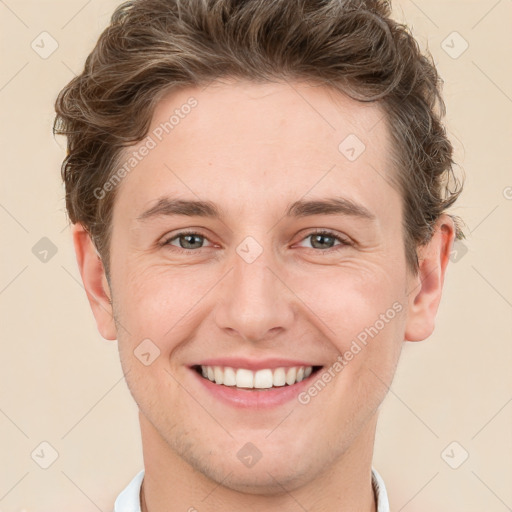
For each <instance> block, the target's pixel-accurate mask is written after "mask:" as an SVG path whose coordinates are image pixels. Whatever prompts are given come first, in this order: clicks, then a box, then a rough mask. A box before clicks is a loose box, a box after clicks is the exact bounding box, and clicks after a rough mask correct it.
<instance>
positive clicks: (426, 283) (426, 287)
mask: <svg viewBox="0 0 512 512" xmlns="http://www.w3.org/2000/svg"><path fill="white" fill-rule="evenodd" d="M454 238H455V224H454V222H453V220H452V218H451V217H450V216H449V215H447V214H443V215H441V217H440V218H439V219H438V221H437V222H436V226H435V231H434V234H433V235H432V238H431V240H430V242H429V243H428V244H426V245H425V246H423V247H421V248H420V249H419V271H418V275H417V276H415V277H414V279H411V281H410V289H409V291H408V293H409V311H408V318H407V325H406V330H405V340H406V341H422V340H424V339H426V338H428V337H429V336H430V335H431V334H432V332H433V331H434V327H435V317H436V314H437V309H438V307H439V303H440V301H441V295H442V290H443V283H444V277H445V273H446V267H447V265H448V261H449V257H450V251H451V247H452V244H453V241H454Z"/></svg>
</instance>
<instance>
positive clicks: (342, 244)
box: [160, 229, 354, 254]
mask: <svg viewBox="0 0 512 512" xmlns="http://www.w3.org/2000/svg"><path fill="white" fill-rule="evenodd" d="M187 235H197V236H199V237H201V238H204V239H206V240H208V238H207V237H206V236H204V235H202V234H201V233H198V232H197V231H180V232H179V233H177V234H176V235H173V236H172V237H170V238H167V239H165V240H164V241H163V242H162V243H161V244H160V245H161V246H162V247H165V246H167V247H172V250H173V251H177V252H179V253H182V254H190V253H192V252H200V251H201V249H207V248H208V247H199V248H198V249H183V247H177V246H175V245H171V243H170V242H172V241H174V240H176V239H179V238H180V237H183V236H187ZM314 235H323V236H328V237H332V238H334V239H335V240H336V241H338V242H340V244H339V245H337V246H334V247H330V248H328V249H324V250H322V249H315V248H314V247H306V249H311V250H313V251H320V252H332V251H337V250H340V249H342V248H343V247H346V246H353V245H354V244H353V242H352V241H350V240H348V239H346V238H342V237H341V236H339V235H337V234H336V233H334V232H333V231H328V230H325V229H323V230H315V231H311V232H310V233H308V234H307V235H306V236H305V237H304V238H302V240H301V242H302V241H304V240H306V239H307V238H309V237H311V236H314Z"/></svg>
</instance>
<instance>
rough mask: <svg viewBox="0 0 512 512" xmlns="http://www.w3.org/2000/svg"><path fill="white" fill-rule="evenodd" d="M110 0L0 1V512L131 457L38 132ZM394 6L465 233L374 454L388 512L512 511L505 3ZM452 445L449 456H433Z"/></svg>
mask: <svg viewBox="0 0 512 512" xmlns="http://www.w3.org/2000/svg"><path fill="white" fill-rule="evenodd" d="M117 3H118V2H117V1H112V0H109V1H106V0H89V1H83V0H68V1H63V0H61V1H57V0H45V1H36V0H31V1H23V0H5V1H4V0H0V20H1V21H0V37H1V42H2V46H1V69H0V73H1V76H0V104H1V109H2V116H3V119H4V122H2V126H1V136H0V141H1V144H2V148H1V155H2V166H1V167H2V184H3V186H2V189H1V193H0V222H1V226H2V250H1V253H2V266H1V275H0V304H1V311H2V324H1V325H2V346H1V357H0V373H1V376H2V386H1V388H0V432H1V437H0V461H1V464H0V465H1V468H0V510H1V511H3V512H10V511H21V510H26V511H30V512H43V511H45V512H46V511H50V510H51V511H57V512H60V511H62V512H64V511H70V510H73V511H74V512H89V511H91V512H94V511H96V510H101V511H105V512H109V511H111V509H112V505H113V501H114V498H115V497H116V496H117V494H118V493H119V492H120V490H121V489H122V488H123V487H124V486H125V485H126V484H127V483H128V481H129V480H130V479H131V478H132V477H133V476H134V475H135V473H136V472H137V471H139V469H141V467H142V457H141V447H140V438H139V430H138V420H137V411H136V407H135V404H134V402H133V400H132V398H131V396H130V394H129V392H128V390H127V388H126V385H125V383H124V381H123V379H122V372H121V368H120V364H119V361H118V355H117V346H116V342H107V341H104V340H103V339H102V338H101V337H100V336H99V334H98V333H97V331H96V328H95V324H94V321H93V317H92V314H91V312H90V310H89V306H88V303H87V301H86V296H85V293H84V291H83V289H82V285H81V282H80V278H79V274H78V271H77V266H76V263H75V259H74V253H73V251H72V245H71V239H70V234H69V228H68V227H67V220H66V217H65V212H64V201H63V188H62V186H61V183H60V175H59V167H60V163H61V160H62V158H63V156H64V149H63V148H64V141H63V140H62V139H59V140H58V141H55V140H54V139H53V137H52V133H51V125H52V121H53V115H54V114H53V102H54V99H55V97H56V94H57V92H58V91H59V90H60V88H61V87H62V86H64V84H65V83H67V82H68V81H69V80H70V79H71V78H72V76H73V74H74V73H78V72H79V71H80V70H81V68H82V66H83V62H84V60H85V57H86V56H87V54H88V53H89V51H90V50H91V49H92V46H93V44H94V43H95V41H96V39H97V37H98V35H99V33H100V32H101V30H102V29H103V28H104V26H105V25H106V24H107V22H108V19H109V16H110V14H111V12H112V10H113V8H114V6H115V5H117ZM394 7H395V16H396V18H398V19H401V20H404V21H407V23H408V24H409V26H411V28H412V31H413V33H414V34H415V35H416V37H417V38H418V40H419V42H420V44H421V46H423V47H425V46H426V45H428V47H429V49H430V51H431V52H432V54H433V56H434V59H435V61H436V63H437V64H438V67H439V70H440V73H441V75H442V76H443V78H444V80H445V99H446V103H447V108H448V114H447V126H448V129H449V132H450V135H451V137H452V140H453V142H454V144H455V147H456V160H457V162H458V163H459V166H460V172H462V171H464V172H465V175H466V188H465V192H464V194H463V196H462V197H461V200H460V203H459V206H458V207H457V208H456V209H454V210H453V211H454V213H456V214H459V215H461V216H463V218H464V219H465V221H466V224H467V227H466V233H467V234H468V239H467V240H466V241H465V242H464V246H463V247H459V248H458V253H457V257H456V258H455V257H454V260H455V261H454V263H453V264H451V265H450V268H449V270H448V275H447V282H446V288H445V293H444V296H443V301H442V304H441V308H440V312H439V316H438V322H437V328H436V331H435V333H434V335H433V336H432V337H431V338H430V339H429V340H428V341H425V342H422V343H415V344H412V343H409V344H407V345H406V346H405V349H404V352H403V358H402V360H401V363H400V366H399V369H398V373H397V375H396V379H395V381H394V383H393V386H392V388H391V390H390V392H389V395H388V397H387V398H386V401H385V402H384V405H383V408H382V413H381V419H380V425H379V429H378V433H377V439H376V452H375V460H374V465H375V467H376V468H377V469H378V470H379V471H380V473H381V474H382V476H383V477H384V480H385V482H386V484H387V486H388V491H389V495H390V501H391V508H392V511H393V512H398V511H402V510H403V511H404V512H413V511H417V512H423V511H425V512H426V511H429V512H430V511H434V510H435V511H451V512H453V511H464V512H477V511H478V512H482V511H486V512H502V511H506V510H512V486H511V481H512V428H511V426H512V391H511V390H512V386H511V384H512V373H511V371H510V367H511V362H512V357H511V356H512V347H511V340H512V321H511V320H512V274H511V272H510V251H511V248H512V246H511V229H510V226H511V220H512V174H511V169H512V166H511V157H510V146H511V143H512V122H511V119H512V81H511V78H512V72H511V58H510V53H511V50H512V29H511V26H510V22H511V20H512V1H511V0H501V1H497V0H474V1H441V0H438V1H434V0H421V1H420V0H416V1H415V2H413V1H411V0H401V1H396V2H395V3H394ZM43 31H46V32H48V33H49V34H51V37H53V38H54V39H55V40H56V41H57V43H58V48H57V50H56V51H55V52H54V53H53V54H51V55H50V56H48V57H47V58H46V59H43V58H41V57H40V55H39V54H38V53H36V51H34V50H33V49H32V47H31V43H32V41H35V43H34V46H35V45H36V44H37V45H39V47H37V46H35V47H36V48H37V50H38V51H39V52H42V51H43V48H42V46H43V43H41V39H42V38H46V39H44V49H46V51H48V50H49V49H51V41H50V39H49V38H48V36H39V35H40V34H41V32H43ZM454 31H456V32H458V33H459V34H460V36H461V37H462V38H463V39H461V38H460V37H459V36H457V35H453V34H452V33H453V32H454ZM443 41H445V42H444V43H443ZM464 41H467V43H468V44H469V47H468V49H467V50H466V51H465V52H464V53H462V54H461V55H460V56H459V55H458V54H459V53H460V51H461V50H462V49H463V48H464V46H463V45H464ZM445 50H446V51H445ZM449 53H451V56H450V55H449ZM454 57H457V58H454ZM43 237H47V238H48V239H50V240H51V242H52V243H53V244H54V245H55V248H56V249H57V252H56V254H55V255H53V256H52V254H51V252H50V253H48V256H47V261H46V262H44V261H40V259H39V258H41V257H43V256H44V253H43V254H38V251H37V250H34V252H35V253H36V254H34V253H33V247H34V246H36V244H37V243H38V242H39V240H40V239H41V238H43ZM40 243H43V244H44V242H40ZM46 243H47V242H46ZM38 247H39V246H36V249H37V248H38ZM39 250H41V248H40V247H39ZM44 441H45V442H48V443H50V445H51V446H52V447H53V448H54V449H55V450H56V451H57V452H58V455H59V456H58V458H57V459H56V461H55V462H54V463H53V464H52V465H51V466H50V467H49V468H48V469H42V468H41V467H40V466H39V464H41V463H44V462H45V461H46V462H48V461H50V459H49V457H50V454H51V452H50V449H49V448H48V447H46V448H45V447H44V445H43V447H42V448H41V447H40V443H41V442H44ZM453 441H456V442H457V443H459V444H458V445H455V446H454V445H452V446H451V447H449V445H450V444H451V443H452V442H453ZM447 447H449V448H448V449H446V448H447ZM41 449H42V450H43V451H42V452H41ZM34 451H35V452H34ZM465 451H467V452H468V454H469V458H468V459H467V460H466V461H465V462H464V463H463V464H462V465H460V467H458V469H452V468H451V467H450V466H449V465H448V463H447V461H448V462H449V463H450V464H452V465H455V464H456V463H458V462H460V460H462V458H463V456H464V453H465ZM33 452H34V455H33V457H34V458H32V457H31V454H32V453H33ZM37 454H39V456H38V455H37ZM42 454H44V455H42ZM443 454H444V455H443Z"/></svg>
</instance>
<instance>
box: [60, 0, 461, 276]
mask: <svg viewBox="0 0 512 512" xmlns="http://www.w3.org/2000/svg"><path fill="white" fill-rule="evenodd" d="M390 14H391V6H390V3H389V2H386V1H383V0H132V1H128V2H125V3H123V4H121V5H120V6H119V7H118V8H117V9H116V10H115V12H114V14H113V15H112V19H111V23H110V25H109V26H108V27H107V28H106V29H105V30H104V31H103V33H102V34H101V36H100V37H99V40H98V42H97V44H96V46H95V48H94V49H93V51H92V52H91V53H90V55H89V56H88V57H87V60H86V63H85V68H84V70H83V72H82V73H81V74H80V75H79V76H77V77H75V78H74V79H72V80H71V82H69V84H68V85H66V86H65V87H64V89H63V90H62V91H61V92H60V93H59V95H58V98H57V100H56V102H55V109H56V112H57V115H56V118H55V122H54V127H53V128H54V133H55V134H62V135H65V136H67V148H68V152H67V156H66V158H65V160H64V162H63V164H62V169H61V171H62V177H63V180H64V182H65V188H66V208H67V211H68V215H69V218H70V220H71V222H73V223H76V222H79V223H81V224H82V225H83V226H84V228H85V229H86V230H87V231H88V232H89V234H90V235H91V238H92V240H93V241H94V243H95V245H96V247H97V249H98V251H99V253H100V254H101V256H102V259H103V263H104V265H105V270H106V272H107V276H108V275H109V240H110V231H111V219H112V208H113V203H114V198H115V188H114V189H113V190H110V191H109V192H108V193H106V194H105V196H104V197H102V198H98V197H97V194H96V193H95V192H94V191H95V190H98V188H101V187H102V186H103V185H104V184H105V183H106V182H108V181H109V179H110V178H111V177H112V176H113V173H114V172H115V170H116V165H117V158H118V157H119V155H120V154H121V152H122V150H123V148H124V147H126V146H128V145H130V144H134V143H136V142H138V141H141V140H142V139H143V138H144V136H145V135H146V133H147V132H148V130H149V126H150V122H151V118H152V115H153V111H154V108H155V106H156V104H157V102H158V101H159V99H160V98H161V97H162V96H163V95H164V94H165V93H167V92H169V91H170V90H172V89H173V88H177V87H183V86H187V85H189V86H197V85H202V84H205V85H206V84H208V83H209V82H211V81H212V80H214V79H216V78H222V77H234V78H240V79H249V80H252V81H255V82H261V81H276V80H288V79H296V80H297V79H300V80H308V81H312V82H315V83H317V84H324V85H326V86H329V87H331V88H334V89H335V90H338V91H340V92H342V93H344V94H346V95H348V96H350V97H351V98H353V99H356V100H358V101H365V102H370V101H372V102H377V103H379V104H380V106H381V107H382V109H383V111H384V112H385V118H386V119H385V121H386V122H387V124H388V127H389V131H390V134H391V138H392V143H393V156H394V161H395V162H396V164H397V167H398V169H397V173H396V177H395V179H396V180H397V183H398V186H399V189H400V192H401V194H402V197H403V216H404V240H405V251H406V258H407V263H408V266H409V268H410V269H411V270H413V271H414V272H417V270H418V258H417V252H416V251H417V247H418V246H419V245H422V244H425V243H427V242H428V241H429V240H430V237H431V235H432V233H433V226H434V224H435V222H436V220H437V219H438V218H439V216H440V215H441V213H443V212H444V211H445V210H446V209H447V208H448V207H450V206H451V205H452V204H453V203H454V201H455V200H456V199H457V197H458V196H459V194H460V192H461V191H462V182H461V181H459V180H458V179H457V178H456V177H455V176H454V173H453V167H452V164H453V163H454V162H453V161H452V152H453V148H452V145H451V143H450V141H449V140H448V138H447V136H446V132H445V129H444V127H443V125H442V123H441V119H442V117H443V116H444V115H445V105H444V102H443V99H442V97H441V92H440V87H441V83H442V82H441V79H440V78H439V76H438V73H437V71H436V68H435V66H434V64H433V60H432V58H431V56H430V55H428V56H427V55H424V54H422V52H421V50H420V48H419V46H418V43H417V42H416V40H415V39H414V38H413V36H412V35H411V33H410V32H409V30H408V29H407V27H406V26H405V25H402V24H400V23H398V22H395V21H393V20H392V19H391V18H390ZM454 220H455V224H456V237H457V238H463V233H462V230H461V228H460V225H459V222H458V218H456V217H454Z"/></svg>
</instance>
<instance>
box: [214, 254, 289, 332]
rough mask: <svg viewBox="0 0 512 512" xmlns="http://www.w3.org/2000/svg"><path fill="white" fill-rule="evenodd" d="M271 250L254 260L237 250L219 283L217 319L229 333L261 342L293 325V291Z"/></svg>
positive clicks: (218, 323)
mask: <svg viewBox="0 0 512 512" xmlns="http://www.w3.org/2000/svg"><path fill="white" fill-rule="evenodd" d="M270 253H271V251H267V250H265V251H263V253H262V254H261V255H260V256H259V257H258V258H257V259H256V260H255V261H253V262H252V263H248V262H247V261H245V260H244V259H243V258H242V257H240V256H239V255H238V254H234V257H233V268H232V270H231V272H229V273H228V275H227V276H226V278H225V279H223V281H222V283H221V284H222V286H220V287H218V290H217V291H218V296H217V297H216V299H217V305H216V312H215V321H216V324H217V326H218V327H219V328H220V329H221V330H223V331H224V332H225V333H227V334H229V335H230V336H233V337H237V338H239V339H241V340H244V341H248V342H261V341H266V340H269V339H271V338H273V337H275V336H276V335H279V333H282V332H285V331H287V330H289V329H290V327H291V326H292V323H293V321H294V307H293V297H294V295H293V293H292V292H291V291H290V288H289V287H288V286H287V285H286V283H285V282H283V281H285V280H284V279H283V278H282V277H281V276H280V275H279V274H280V272H279V271H278V270H277V267H276V265H275V261H274V260H273V257H272V255H271V254H270Z"/></svg>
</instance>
